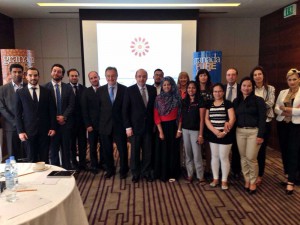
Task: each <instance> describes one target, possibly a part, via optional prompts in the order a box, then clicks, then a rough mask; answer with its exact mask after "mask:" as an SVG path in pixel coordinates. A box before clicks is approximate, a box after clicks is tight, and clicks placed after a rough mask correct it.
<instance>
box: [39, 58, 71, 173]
mask: <svg viewBox="0 0 300 225" xmlns="http://www.w3.org/2000/svg"><path fill="white" fill-rule="evenodd" d="M64 74H65V68H64V67H63V66H62V65H61V64H54V65H53V66H52V67H51V77H52V81H50V82H49V83H47V84H46V85H45V87H46V88H48V89H49V90H50V92H51V95H52V98H53V100H54V102H56V123H57V130H56V135H54V136H53V137H52V138H51V143H50V162H51V164H52V165H56V166H60V161H59V150H60V147H61V156H62V158H61V161H62V167H63V168H65V169H71V154H70V153H71V129H72V127H73V118H72V114H73V111H74V104H75V95H74V92H73V90H72V88H71V87H70V85H67V84H66V83H63V82H62V79H63V77H64Z"/></svg>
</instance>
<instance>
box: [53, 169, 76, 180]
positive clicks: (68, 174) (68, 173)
mask: <svg viewBox="0 0 300 225" xmlns="http://www.w3.org/2000/svg"><path fill="white" fill-rule="evenodd" d="M74 173H75V170H61V171H55V170H54V171H52V172H51V173H49V174H48V175H47V178H57V177H61V178H64V177H72V176H73V174H74Z"/></svg>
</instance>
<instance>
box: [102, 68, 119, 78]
mask: <svg viewBox="0 0 300 225" xmlns="http://www.w3.org/2000/svg"><path fill="white" fill-rule="evenodd" d="M107 70H114V71H115V72H116V74H117V76H118V70H117V68H116V67H113V66H108V67H107V68H106V69H105V76H106V71H107Z"/></svg>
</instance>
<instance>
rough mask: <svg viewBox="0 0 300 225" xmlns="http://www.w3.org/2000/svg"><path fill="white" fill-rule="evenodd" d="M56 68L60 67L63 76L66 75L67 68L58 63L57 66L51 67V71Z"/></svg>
mask: <svg viewBox="0 0 300 225" xmlns="http://www.w3.org/2000/svg"><path fill="white" fill-rule="evenodd" d="M54 67H59V68H61V70H62V75H63V76H64V75H65V72H66V70H65V67H64V66H63V65H61V64H58V63H56V64H54V65H53V66H52V67H51V71H52V70H53V68H54Z"/></svg>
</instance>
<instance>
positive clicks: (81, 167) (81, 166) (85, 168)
mask: <svg viewBox="0 0 300 225" xmlns="http://www.w3.org/2000/svg"><path fill="white" fill-rule="evenodd" d="M78 169H79V170H80V171H86V170H87V167H86V165H79V166H78Z"/></svg>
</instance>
